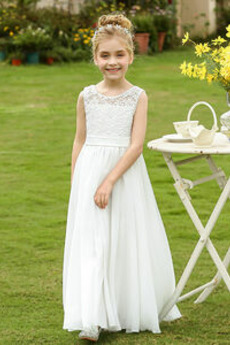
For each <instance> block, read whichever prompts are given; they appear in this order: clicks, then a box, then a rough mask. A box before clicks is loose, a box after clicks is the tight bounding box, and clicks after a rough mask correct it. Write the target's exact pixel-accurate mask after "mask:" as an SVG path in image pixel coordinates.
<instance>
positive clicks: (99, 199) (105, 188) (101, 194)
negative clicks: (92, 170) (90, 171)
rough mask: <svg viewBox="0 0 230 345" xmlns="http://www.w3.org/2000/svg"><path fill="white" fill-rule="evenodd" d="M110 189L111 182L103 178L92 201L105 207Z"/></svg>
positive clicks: (111, 187) (111, 186)
mask: <svg viewBox="0 0 230 345" xmlns="http://www.w3.org/2000/svg"><path fill="white" fill-rule="evenodd" d="M112 189H113V184H112V182H110V181H108V180H105V181H103V182H102V183H101V184H100V186H99V187H98V188H97V190H96V193H95V195H94V201H95V204H96V205H97V206H98V207H100V208H105V207H106V206H107V205H108V203H109V196H110V194H111V192H112Z"/></svg>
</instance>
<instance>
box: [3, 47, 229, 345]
mask: <svg viewBox="0 0 230 345" xmlns="http://www.w3.org/2000/svg"><path fill="white" fill-rule="evenodd" d="M184 59H187V60H188V61H190V60H193V56H192V54H191V52H190V51H189V50H181V51H168V52H164V53H163V54H156V55H154V56H143V57H142V56H138V57H136V59H135V61H134V63H133V65H132V66H131V67H130V69H129V71H128V74H127V79H128V80H129V81H130V82H131V83H133V84H135V85H139V86H140V87H142V88H144V89H145V90H146V92H147V94H148V96H149V112H148V127H147V132H146V138H145V147H144V152H143V154H144V158H145V162H146V165H147V168H148V172H149V176H150V179H151V182H152V185H153V189H154V192H155V195H156V198H157V201H158V205H159V209H160V211H161V214H162V217H163V220H164V223H165V227H166V232H167V236H168V239H169V243H170V248H171V251H172V256H173V261H174V268H175V275H176V279H177V281H178V279H179V277H180V276H181V274H182V272H183V269H184V267H185V264H186V262H187V261H188V259H189V257H190V255H191V253H192V250H193V248H194V246H195V244H196V242H197V240H198V238H199V236H198V234H197V232H196V230H195V229H194V226H193V224H192V222H191V220H190V218H189V217H188V215H187V213H186V211H185V210H184V207H183V205H182V203H181V201H180V200H179V197H178V195H177V194H176V191H175V189H174V187H173V181H172V177H171V175H170V173H169V171H168V169H167V167H166V164H165V162H164V160H163V157H162V155H161V154H160V153H157V152H154V151H150V150H149V149H148V148H147V146H146V144H147V142H148V141H150V140H152V139H154V138H157V137H159V136H161V135H164V134H168V133H172V132H173V131H174V130H173V125H172V122H173V121H179V120H185V119H186V116H187V113H188V109H189V108H190V106H191V105H192V104H193V103H195V102H196V101H198V100H205V101H208V102H210V103H211V104H212V105H213V106H214V108H215V110H216V113H217V115H218V117H219V116H220V114H221V113H223V112H225V111H226V110H227V106H226V101H225V92H224V91H223V90H221V89H220V88H219V87H217V86H214V85H213V86H208V85H206V83H205V82H200V81H197V80H190V79H188V78H186V77H183V76H182V75H181V74H180V71H179V70H178V66H179V64H180V63H182V62H183V60H184ZM0 77H1V78H0V80H1V85H0V98H1V103H0V144H1V146H0V158H1V165H0V184H1V193H0V229H1V254H0V261H1V288H0V294H1V296H0V297H1V306H2V308H1V312H2V315H1V323H0V332H1V333H0V344H4V345H12V344H23V345H24V344H36V345H38V344H49V345H53V344H55V345H61V344H62V345H64V344H76V343H79V344H80V343H83V341H79V340H78V332H72V333H69V332H67V331H64V330H63V329H62V323H63V309H62V263H63V250H64V240H65V224H66V214H67V206H68V198H69V192H70V168H71V150H72V143H73V138H74V134H75V106H76V100H77V97H78V94H79V92H80V91H81V90H82V89H83V87H84V86H86V85H90V84H95V83H97V82H99V81H100V80H101V75H100V73H99V71H98V70H97V69H96V67H95V66H93V65H92V63H89V64H88V63H85V62H84V63H70V64H63V65H62V64H60V65H53V66H45V65H39V66H20V67H19V68H18V67H13V66H9V65H5V64H4V63H1V64H0ZM199 114H202V116H203V117H202V119H201V121H202V122H204V123H205V124H206V125H207V126H208V125H211V122H212V120H211V116H210V113H209V111H208V110H206V109H203V110H202V109H201V110H200V111H199ZM195 116H196V114H194V117H195ZM216 162H217V164H218V165H220V166H221V167H223V168H224V170H225V172H226V175H227V176H228V175H229V171H230V160H229V157H227V156H223V157H216ZM190 167H192V170H191V168H190ZM180 170H181V171H182V172H183V176H184V177H185V176H187V177H191V176H192V177H193V178H194V179H195V178H196V177H198V178H199V177H201V176H204V174H205V172H206V171H208V168H207V166H206V165H205V162H201V161H198V162H194V163H193V165H192V164H191V165H190V166H189V165H188V166H184V167H181V169H180ZM191 195H192V197H193V203H194V205H195V207H196V209H197V210H198V214H199V216H200V217H201V219H202V221H203V223H204V224H205V222H206V221H207V219H208V217H209V214H210V212H211V211H212V208H213V206H214V205H215V203H216V201H217V198H218V195H219V189H218V186H217V185H216V184H215V183H214V182H210V183H207V184H205V185H203V186H200V187H197V188H195V189H194V190H192V191H191ZM229 211H230V208H229V203H227V204H226V206H225V207H224V209H223V212H222V214H221V216H220V218H219V220H218V222H217V224H216V226H215V228H214V230H213V233H212V235H211V239H212V240H213V243H214V245H215V246H216V247H217V249H218V252H219V253H220V256H221V258H223V256H224V255H225V252H226V251H227V248H228V246H229V238H230V234H229ZM215 273H216V269H215V266H214V263H213V262H212V260H211V258H210V256H209V254H208V252H207V250H206V249H204V251H203V253H202V255H201V256H200V258H199V260H198V263H197V266H196V267H195V269H194V271H193V273H192V275H191V277H190V279H189V281H188V283H187V285H186V287H185V290H184V292H188V291H190V290H191V289H193V288H195V287H197V286H199V285H201V284H204V283H206V282H208V281H209V280H210V279H211V278H212V277H213V276H214V274H215ZM196 297H197V295H195V296H193V297H191V298H189V299H187V300H185V301H183V302H180V303H179V304H178V306H179V308H180V310H181V312H182V314H183V318H182V319H180V320H176V321H174V322H171V323H166V322H162V323H161V330H162V333H161V334H152V333H151V332H141V333H139V334H125V333H124V331H123V332H120V333H117V334H116V333H111V334H102V335H101V337H100V343H101V344H115V343H116V344H120V345H121V344H144V345H146V344H159V345H163V344H173V345H177V344H180V345H181V344H187V343H188V344H195V345H199V344H204V345H211V344H212V345H216V344H218V345H222V344H223V345H224V344H226V345H227V344H229V343H230V333H229V329H230V323H229V310H230V302H229V292H228V290H227V288H226V285H225V284H224V283H223V281H222V282H221V283H220V285H219V286H218V287H217V289H216V290H214V292H213V293H212V294H211V295H210V296H209V297H208V299H207V300H206V301H205V302H204V303H202V304H198V305H195V304H194V303H193V301H194V300H195V298H196Z"/></svg>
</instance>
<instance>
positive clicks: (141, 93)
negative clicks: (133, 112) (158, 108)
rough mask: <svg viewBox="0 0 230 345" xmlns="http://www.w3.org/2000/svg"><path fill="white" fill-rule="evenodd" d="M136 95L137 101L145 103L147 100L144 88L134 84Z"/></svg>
mask: <svg viewBox="0 0 230 345" xmlns="http://www.w3.org/2000/svg"><path fill="white" fill-rule="evenodd" d="M136 89H137V95H138V103H147V102H148V95H147V93H146V91H145V90H144V89H142V88H141V87H139V86H136Z"/></svg>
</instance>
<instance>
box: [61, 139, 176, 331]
mask: <svg viewBox="0 0 230 345" xmlns="http://www.w3.org/2000/svg"><path fill="white" fill-rule="evenodd" d="M126 149H127V148H126V147H114V146H99V145H98V146H96V145H95V146H93V145H84V146H83V148H82V150H81V152H80V154H79V156H78V159H77V161H76V164H75V169H74V175H73V181H72V187H71V190H70V197H69V204H68V215H67V225H66V240H65V250H64V262H63V307H64V324H63V329H67V330H69V331H74V330H81V329H84V328H85V327H90V326H92V325H99V326H101V327H102V328H104V329H107V330H111V331H119V330H121V329H126V332H127V333H130V332H139V331H142V330H150V331H152V332H153V333H160V332H161V330H160V326H159V323H160V321H161V320H160V319H159V314H160V312H161V310H162V308H163V306H164V305H165V303H166V302H167V301H168V300H169V298H170V297H171V295H172V294H173V291H174V289H175V276H174V269H173V263H172V257H171V252H170V248H169V244H168V240H167V237H166V233H165V229H164V225H163V222H162V219H161V216H160V213H159V210H158V207H157V203H156V200H155V196H154V193H153V190H152V186H151V182H150V179H149V175H148V172H147V168H146V164H145V161H144V158H143V155H142V154H141V155H140V156H139V157H138V159H137V160H136V161H135V163H134V164H133V165H132V166H131V167H130V168H129V169H128V170H127V171H126V172H125V173H124V174H123V175H122V176H121V177H120V178H119V179H118V180H117V181H116V183H115V184H114V187H113V190H112V193H111V195H110V198H109V203H108V205H107V207H106V208H104V209H101V208H99V207H98V206H97V205H96V204H95V201H94V194H95V192H96V190H97V188H98V186H99V185H100V183H101V182H102V181H103V179H104V178H105V177H106V176H107V174H108V173H109V172H110V171H111V170H112V169H113V167H114V166H115V165H116V163H117V162H118V160H119V159H120V158H121V157H122V156H123V154H124V153H125V151H126ZM180 317H181V313H180V311H179V309H178V307H177V306H176V305H174V306H173V308H172V309H171V311H170V312H169V313H168V315H167V316H166V317H165V318H164V319H163V320H165V321H171V320H174V319H177V318H180Z"/></svg>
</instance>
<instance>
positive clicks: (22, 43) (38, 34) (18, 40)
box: [13, 25, 52, 51]
mask: <svg viewBox="0 0 230 345" xmlns="http://www.w3.org/2000/svg"><path fill="white" fill-rule="evenodd" d="M13 39H14V40H13V44H14V45H15V46H17V47H20V48H23V49H25V50H27V51H38V50H41V49H46V48H50V46H51V43H52V39H51V37H50V35H49V34H48V33H47V32H46V31H45V30H44V29H41V28H36V29H34V28H32V26H31V25H29V26H28V27H27V28H25V29H21V30H20V31H19V32H18V34H17V35H15V36H14V37H13Z"/></svg>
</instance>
